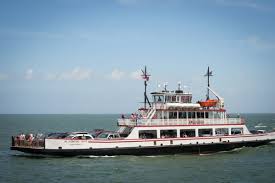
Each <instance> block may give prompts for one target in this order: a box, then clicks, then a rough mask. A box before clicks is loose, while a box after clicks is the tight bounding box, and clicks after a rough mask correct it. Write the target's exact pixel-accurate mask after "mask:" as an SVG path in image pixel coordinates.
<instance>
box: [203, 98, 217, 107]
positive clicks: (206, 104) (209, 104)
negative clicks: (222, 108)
mask: <svg viewBox="0 0 275 183" xmlns="http://www.w3.org/2000/svg"><path fill="white" fill-rule="evenodd" d="M198 103H199V104H200V105H201V107H214V106H216V105H217V103H218V100H214V99H209V100H206V101H199V102H198Z"/></svg>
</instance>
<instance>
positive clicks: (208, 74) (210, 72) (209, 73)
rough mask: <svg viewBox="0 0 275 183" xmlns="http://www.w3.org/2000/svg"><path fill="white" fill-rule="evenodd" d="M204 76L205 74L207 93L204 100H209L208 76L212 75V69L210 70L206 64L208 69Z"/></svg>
mask: <svg viewBox="0 0 275 183" xmlns="http://www.w3.org/2000/svg"><path fill="white" fill-rule="evenodd" d="M204 76H207V95H206V100H209V87H210V76H213V74H212V71H210V69H209V66H208V69H207V73H206V74H205V75H204Z"/></svg>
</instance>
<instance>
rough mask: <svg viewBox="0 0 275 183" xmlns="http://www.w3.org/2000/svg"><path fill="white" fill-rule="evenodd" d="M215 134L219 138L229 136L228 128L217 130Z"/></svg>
mask: <svg viewBox="0 0 275 183" xmlns="http://www.w3.org/2000/svg"><path fill="white" fill-rule="evenodd" d="M215 134H216V135H217V136H219V135H228V128H216V129H215Z"/></svg>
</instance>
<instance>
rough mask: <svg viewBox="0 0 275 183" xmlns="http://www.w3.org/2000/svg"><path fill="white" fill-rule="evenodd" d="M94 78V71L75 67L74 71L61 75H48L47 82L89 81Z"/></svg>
mask: <svg viewBox="0 0 275 183" xmlns="http://www.w3.org/2000/svg"><path fill="white" fill-rule="evenodd" d="M91 78H92V71H91V70H90V69H84V68H81V67H75V68H74V69H73V70H71V71H68V72H63V73H60V74H53V73H48V74H47V75H46V78H45V79H46V80H77V81H80V80H89V79H91Z"/></svg>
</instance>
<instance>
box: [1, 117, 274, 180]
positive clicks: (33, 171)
mask: <svg viewBox="0 0 275 183" xmlns="http://www.w3.org/2000/svg"><path fill="white" fill-rule="evenodd" d="M242 116H243V117H244V118H245V119H246V121H247V126H248V127H249V128H254V126H256V125H258V124H260V125H261V126H267V130H272V129H273V128H275V114H242ZM118 117H119V115H88V114H87V115H86V114H79V115H61V114H60V115H0V168H1V170H0V182H1V183H2V182H3V183H5V182H20V183H21V182H22V183H24V182H28V183H30V182H41V183H49V182H51V183H54V182H66V183H70V182H72V183H80V182H86V183H87V182H150V183H151V182H152V183H155V182H156V183H162V182H163V183H164V182H165V183H167V182H169V183H170V182H177V183H178V182H206V183H207V182H211V183H213V182H224V183H227V182H234V183H236V182H239V183H251V182H270V183H274V182H275V144H270V145H265V146H261V147H256V148H241V149H236V150H233V151H230V152H220V153H215V154H201V155H169V156H141V157H139V156H111V157H96V156H82V157H64V158H62V157H51V156H34V155H29V154H24V153H20V152H14V151H11V150H9V146H10V142H11V136H12V135H14V134H18V133H21V132H25V133H29V132H46V133H47V132H64V131H89V130H92V129H95V128H105V129H115V128H116V119H117V118H118Z"/></svg>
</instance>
